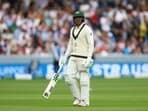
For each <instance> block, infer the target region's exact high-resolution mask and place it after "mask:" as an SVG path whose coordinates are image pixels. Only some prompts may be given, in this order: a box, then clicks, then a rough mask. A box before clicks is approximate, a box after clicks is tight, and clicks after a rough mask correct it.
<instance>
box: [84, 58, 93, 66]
mask: <svg viewBox="0 0 148 111" xmlns="http://www.w3.org/2000/svg"><path fill="white" fill-rule="evenodd" d="M92 64H93V59H92V58H89V57H88V58H87V59H86V60H84V62H83V65H84V67H87V68H89V67H90V66H91V65H92Z"/></svg>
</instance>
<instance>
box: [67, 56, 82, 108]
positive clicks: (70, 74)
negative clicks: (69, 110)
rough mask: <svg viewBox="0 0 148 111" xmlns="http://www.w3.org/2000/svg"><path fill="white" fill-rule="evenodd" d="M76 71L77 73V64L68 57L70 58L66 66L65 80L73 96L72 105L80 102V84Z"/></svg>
mask: <svg viewBox="0 0 148 111" xmlns="http://www.w3.org/2000/svg"><path fill="white" fill-rule="evenodd" d="M76 73H77V65H76V63H75V62H74V61H73V60H71V58H70V60H69V62H68V66H67V71H66V74H65V82H66V83H67V84H68V86H69V87H70V90H71V92H72V94H73V97H74V99H75V101H74V103H73V104H74V105H77V104H79V103H80V86H79V84H78V80H77V77H76Z"/></svg>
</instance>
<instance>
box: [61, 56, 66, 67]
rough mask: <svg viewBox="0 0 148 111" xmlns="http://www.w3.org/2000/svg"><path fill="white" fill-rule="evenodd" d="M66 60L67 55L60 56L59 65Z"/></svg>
mask: <svg viewBox="0 0 148 111" xmlns="http://www.w3.org/2000/svg"><path fill="white" fill-rule="evenodd" d="M66 62H67V57H66V56H61V57H60V60H59V66H61V65H64V64H66Z"/></svg>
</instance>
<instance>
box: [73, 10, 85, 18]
mask: <svg viewBox="0 0 148 111" xmlns="http://www.w3.org/2000/svg"><path fill="white" fill-rule="evenodd" d="M79 17H80V18H84V13H83V12H81V11H75V12H74V14H73V18H79Z"/></svg>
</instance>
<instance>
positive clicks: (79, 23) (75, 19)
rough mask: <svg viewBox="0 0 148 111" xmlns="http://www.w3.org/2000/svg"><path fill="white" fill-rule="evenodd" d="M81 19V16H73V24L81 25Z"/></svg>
mask: <svg viewBox="0 0 148 111" xmlns="http://www.w3.org/2000/svg"><path fill="white" fill-rule="evenodd" d="M82 20H83V18H82V17H77V18H74V24H75V25H76V26H79V25H81V23H82Z"/></svg>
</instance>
